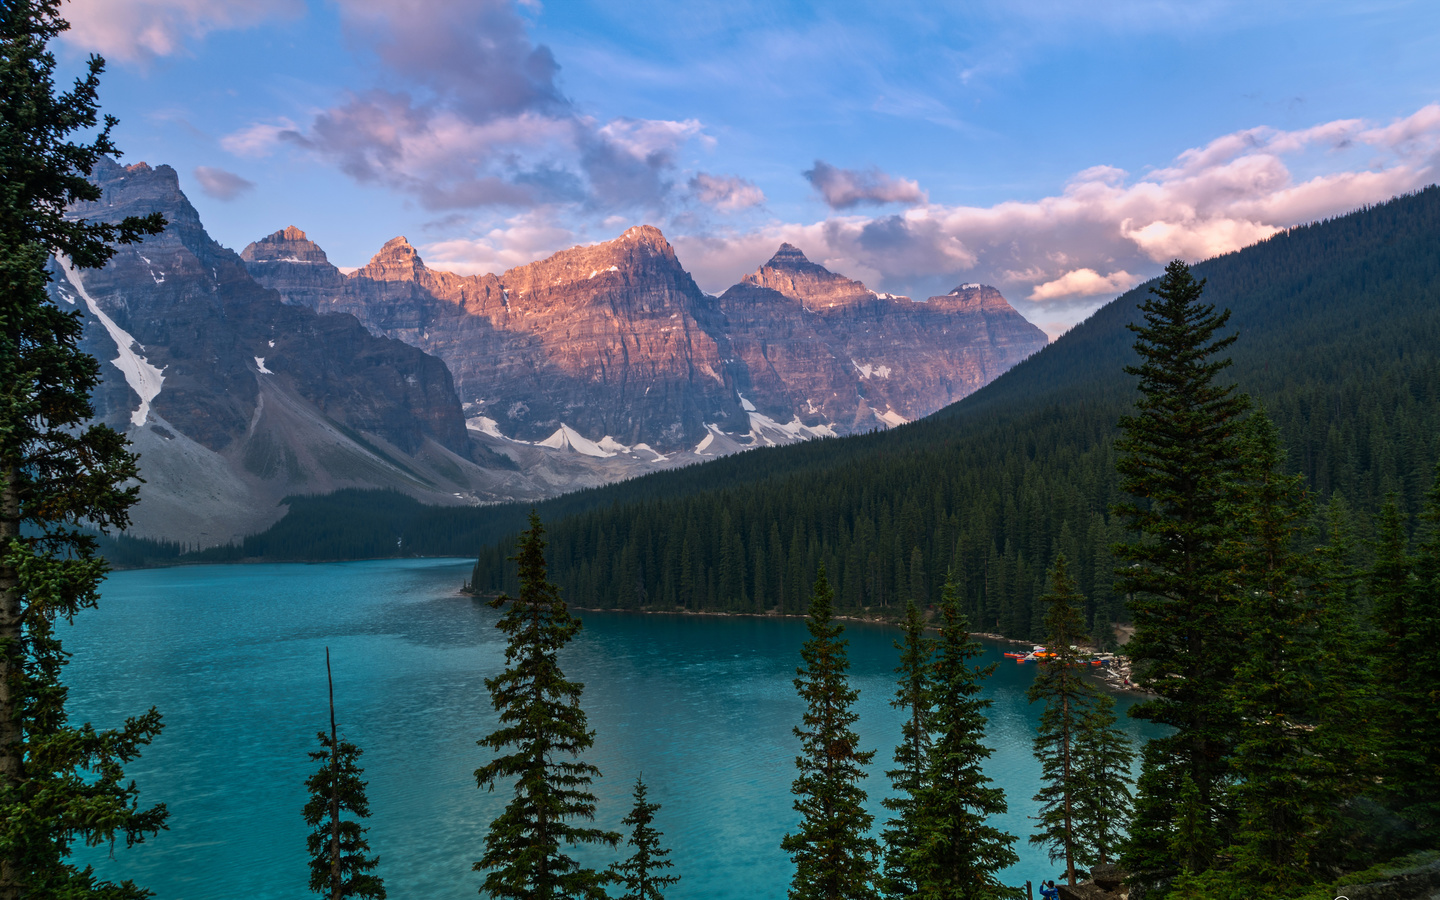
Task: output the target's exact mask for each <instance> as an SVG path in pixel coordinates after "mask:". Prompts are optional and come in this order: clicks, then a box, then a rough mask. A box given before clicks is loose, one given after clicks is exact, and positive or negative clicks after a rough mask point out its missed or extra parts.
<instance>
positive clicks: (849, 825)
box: [780, 567, 879, 900]
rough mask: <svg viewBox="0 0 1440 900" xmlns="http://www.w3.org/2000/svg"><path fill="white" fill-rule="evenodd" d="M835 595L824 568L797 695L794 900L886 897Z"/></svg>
mask: <svg viewBox="0 0 1440 900" xmlns="http://www.w3.org/2000/svg"><path fill="white" fill-rule="evenodd" d="M833 601H834V593H833V592H832V591H831V590H830V583H829V581H827V580H826V578H825V569H824V568H823V567H822V568H821V569H820V574H819V575H818V576H817V577H816V579H815V588H814V590H813V592H812V593H811V595H810V615H809V622H808V624H809V629H810V639H809V640H808V641H806V642H805V645H804V647H802V648H801V650H800V656H801V658H802V659H803V660H804V663H805V664H804V665H803V666H801V667H800V668H799V669H797V670H796V672H795V674H796V676H797V677H796V678H795V690H796V691H797V692H798V693H799V694H800V699H801V700H803V701H804V702H805V714H804V717H803V718H802V720H801V724H800V725H799V726H797V727H796V728H795V736H796V737H798V738H799V739H800V755H799V756H797V757H796V758H795V766H796V768H797V769H799V772H800V774H799V775H798V776H797V777H796V778H795V783H794V786H793V787H792V788H791V793H793V794H795V797H796V800H795V811H796V812H798V813H800V827H799V828H798V829H797V830H796V831H795V832H794V833H793V834H787V835H785V837H784V839H783V840H781V842H780V847H781V849H783V850H785V851H786V852H787V853H789V854H790V858H791V859H793V860H794V861H795V877H794V878H793V879H792V880H791V882H790V894H789V896H790V900H874V898H877V897H878V896H879V893H878V891H877V887H876V882H877V874H876V871H875V864H876V856H877V855H878V853H879V845H878V844H877V843H876V841H875V839H874V838H873V837H870V835H869V832H870V824H871V822H872V817H871V815H870V814H869V813H868V812H866V811H865V805H864V804H865V790H864V788H862V787H860V782H861V780H862V779H864V778H865V770H864V766H866V765H868V764H869V763H870V760H871V758H873V757H874V756H875V751H873V750H863V751H862V750H860V749H859V744H860V738H859V736H858V735H857V734H856V733H855V731H854V725H855V722H856V721H857V720H858V719H859V716H858V715H856V713H855V712H854V710H853V709H852V708H851V707H852V706H853V705H854V703H855V699H856V697H858V696H859V695H858V693H857V692H856V691H855V690H853V689H851V687H850V685H849V680H848V679H847V677H846V675H845V673H846V671H847V670H849V668H850V660H849V659H848V657H847V656H846V653H845V646H846V644H847V643H848V642H847V641H846V640H844V639H843V638H842V637H841V636H840V635H841V634H843V633H844V631H845V629H844V626H842V625H841V624H840V623H838V622H836V621H835V620H834V617H833V615H832V613H831V604H832V603H833Z"/></svg>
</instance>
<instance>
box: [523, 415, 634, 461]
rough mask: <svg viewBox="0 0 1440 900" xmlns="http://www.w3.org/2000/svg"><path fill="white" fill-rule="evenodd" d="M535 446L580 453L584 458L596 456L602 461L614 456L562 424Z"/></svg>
mask: <svg viewBox="0 0 1440 900" xmlns="http://www.w3.org/2000/svg"><path fill="white" fill-rule="evenodd" d="M535 446H537V447H549V448H550V449H552V450H567V449H568V450H574V451H575V452H576V453H582V454H584V455H585V456H596V457H600V458H602V459H607V458H609V457H612V456H614V455H615V454H614V453H611V452H610V451H608V450H605V449H602V448H601V446H600V445H599V444H597V443H595V442H594V441H592V440H590V439H588V438H586V437H585V436H584V435H582V434H581V433H580V432H578V431H576V430H575V429H573V428H571V427H570V426H569V425H566V424H565V423H563V422H562V423H560V427H559V428H557V429H555V433H554V434H552V435H550V436H549V437H548V438H546V439H545V440H543V441H537V442H536V443H535Z"/></svg>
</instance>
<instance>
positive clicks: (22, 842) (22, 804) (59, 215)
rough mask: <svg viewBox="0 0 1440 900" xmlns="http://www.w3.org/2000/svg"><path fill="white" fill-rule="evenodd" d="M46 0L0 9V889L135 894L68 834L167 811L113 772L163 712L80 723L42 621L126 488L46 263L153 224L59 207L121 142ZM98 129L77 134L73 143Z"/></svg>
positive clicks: (125, 829) (84, 602) (97, 832)
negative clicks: (53, 48)
mask: <svg viewBox="0 0 1440 900" xmlns="http://www.w3.org/2000/svg"><path fill="white" fill-rule="evenodd" d="M59 7H60V0H13V2H6V3H4V4H0V43H3V45H4V52H3V54H0V98H3V99H0V117H3V123H4V124H3V127H0V900H15V898H18V897H22V896H25V897H41V896H46V897H50V896H65V897H74V898H82V897H97V896H105V897H107V898H126V897H142V896H145V895H146V892H145V891H144V890H142V889H141V888H138V887H136V886H135V885H134V884H132V883H130V882H128V881H126V882H123V883H121V884H119V885H115V884H109V883H106V882H98V881H97V880H96V879H95V877H94V873H93V872H92V871H91V869H90V868H89V867H86V868H85V869H77V868H76V867H75V866H73V865H71V864H70V863H69V862H68V858H69V855H70V851H71V849H72V848H73V847H74V846H75V844H76V842H77V841H79V842H83V843H85V844H89V845H97V844H103V843H108V842H111V841H113V840H115V839H116V838H117V837H119V838H121V839H123V840H124V842H125V843H126V844H127V845H128V844H133V843H137V842H139V841H141V840H143V839H144V837H145V836H146V835H148V834H154V833H155V832H156V831H158V830H159V829H161V828H163V827H164V822H165V808H164V806H156V807H152V808H149V809H142V808H140V807H139V806H138V804H137V790H136V788H135V786H134V784H133V782H128V783H127V782H126V780H125V777H124V770H123V764H124V763H125V762H127V761H129V760H131V759H133V758H134V757H135V756H137V755H138V754H139V752H140V748H141V747H143V746H144V745H145V744H147V743H149V742H150V741H151V740H152V739H153V738H154V737H155V736H156V735H157V734H159V732H160V715H159V713H157V712H156V711H155V710H153V709H152V710H150V711H149V712H148V713H146V714H144V715H142V716H138V717H135V718H131V719H127V720H126V722H125V725H124V726H123V727H121V728H119V729H116V730H113V731H103V732H100V731H96V730H95V729H93V728H92V727H91V726H89V725H88V724H87V725H83V726H80V727H75V726H72V725H70V724H69V723H68V716H67V713H66V710H65V702H66V698H67V690H66V688H65V686H64V685H63V684H62V683H61V680H60V673H61V669H62V667H63V666H64V664H65V661H66V654H65V653H64V651H63V650H62V648H61V646H60V640H59V637H58V635H57V633H56V631H55V627H54V626H55V622H56V620H57V619H62V618H63V619H67V620H68V619H70V618H71V617H72V616H74V615H75V614H76V613H77V612H78V611H80V610H82V609H85V608H88V607H91V606H94V605H95V603H96V601H97V600H98V599H99V594H98V585H99V583H100V581H101V579H102V578H103V577H104V574H105V572H106V571H107V569H106V566H105V563H104V561H103V560H101V559H98V558H96V556H95V541H94V539H93V538H92V537H90V536H88V535H86V534H85V533H83V532H82V531H81V530H80V529H81V524H82V523H84V524H85V525H87V526H90V527H100V528H102V529H103V528H110V527H116V528H124V527H125V526H126V525H127V524H128V517H127V510H128V509H129V507H130V506H131V505H132V504H134V503H135V501H136V499H137V498H138V496H139V489H138V487H137V486H136V485H135V484H134V479H135V477H136V474H137V470H136V466H135V457H134V455H133V454H131V453H129V452H128V451H127V450H126V442H125V439H124V438H123V437H122V436H121V435H119V434H117V433H116V432H115V431H113V430H112V429H110V428H107V427H105V426H103V425H92V424H89V421H90V419H91V418H92V416H93V414H94V412H93V409H92V408H91V406H90V391H91V390H93V389H94V388H95V386H96V385H97V384H99V381H100V367H99V364H98V363H97V362H96V361H95V360H94V359H92V358H91V357H89V356H87V355H86V354H84V353H82V352H81V351H80V349H79V346H78V344H79V340H80V337H81V332H82V324H81V320H80V314H79V313H78V312H65V311H62V310H60V309H58V308H57V307H56V306H55V305H54V304H53V303H52V302H50V299H49V297H48V296H47V291H46V285H47V284H48V283H49V281H50V276H49V273H48V270H47V267H48V266H49V265H50V262H51V259H52V258H53V257H54V256H55V255H57V254H58V255H63V256H64V257H66V258H67V259H68V262H69V264H70V265H73V266H75V267H78V268H98V267H100V266H103V265H104V264H105V262H106V260H108V259H109V258H110V256H111V255H112V254H114V252H115V247H114V245H115V244H126V243H135V242H137V241H139V240H141V239H142V238H143V236H144V235H147V234H156V233H158V232H159V231H161V230H162V229H163V228H164V225H165V221H164V219H163V218H162V217H160V215H159V214H154V215H150V216H146V217H144V218H137V217H130V218H127V219H125V220H124V221H122V222H120V223H119V224H118V225H115V224H107V223H96V222H89V221H85V220H82V219H71V218H67V217H66V215H65V212H66V209H67V207H69V206H70V204H72V203H76V202H79V201H89V200H98V199H99V198H100V196H101V192H100V189H99V188H97V187H96V186H95V185H94V184H92V183H90V182H89V181H87V180H86V176H87V175H89V174H90V172H91V170H92V169H93V168H94V166H95V163H96V162H97V161H98V160H99V158H100V157H101V156H102V155H104V154H109V155H112V156H115V155H118V151H117V150H116V148H115V146H114V144H113V143H112V142H111V138H110V132H111V129H112V128H113V127H114V125H115V124H116V122H115V120H114V119H113V118H112V117H110V116H106V117H105V118H104V120H103V123H100V122H99V117H98V111H99V103H98V93H97V92H98V89H99V84H100V74H101V72H102V71H103V70H104V61H103V60H101V59H100V58H99V57H94V56H92V57H91V58H90V61H89V63H88V65H87V66H86V70H85V74H84V75H83V76H82V77H80V78H78V79H77V80H76V81H75V84H74V86H73V87H72V88H71V89H70V90H69V91H67V92H63V93H57V92H56V90H55V82H54V71H55V57H54V55H53V54H52V53H51V52H50V51H49V50H48V49H47V47H48V45H49V42H50V41H51V40H52V39H53V38H55V37H56V36H57V35H59V34H60V33H61V32H63V31H65V30H66V29H67V28H69V24H68V23H67V22H65V20H64V19H62V18H60V15H59ZM97 124H100V128H99V130H98V132H94V133H92V137H91V138H90V140H89V141H88V142H87V143H75V142H73V141H71V140H70V136H71V135H73V134H75V133H76V132H86V131H89V130H90V129H92V128H94V127H95V126H96V125H97ZM127 484H128V486H126V485H127Z"/></svg>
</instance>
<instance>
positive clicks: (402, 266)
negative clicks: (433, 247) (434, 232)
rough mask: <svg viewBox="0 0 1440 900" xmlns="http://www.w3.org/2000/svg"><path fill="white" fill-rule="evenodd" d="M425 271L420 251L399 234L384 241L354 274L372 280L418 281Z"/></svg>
mask: <svg viewBox="0 0 1440 900" xmlns="http://www.w3.org/2000/svg"><path fill="white" fill-rule="evenodd" d="M426 271H427V270H426V268H425V260H423V259H421V258H420V251H418V250H416V249H415V248H414V247H413V246H412V245H411V244H410V241H409V240H408V239H406V237H405V236H404V235H401V236H399V237H393V238H391V239H390V240H388V241H386V242H385V246H383V247H381V248H380V252H379V253H376V254H375V255H374V256H372V257H370V262H369V263H367V264H366V265H365V267H364V268H361V269H359V270H358V271H356V272H355V273H354V276H360V277H363V278H369V279H371V280H373V281H419V280H421V278H423V277H424V275H425V273H426ZM354 276H352V277H354Z"/></svg>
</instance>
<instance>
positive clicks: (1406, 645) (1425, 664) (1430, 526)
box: [1376, 465, 1440, 842]
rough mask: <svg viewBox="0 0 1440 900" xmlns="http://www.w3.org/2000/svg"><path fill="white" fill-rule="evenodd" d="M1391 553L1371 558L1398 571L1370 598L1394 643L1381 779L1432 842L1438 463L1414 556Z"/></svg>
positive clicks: (1436, 761) (1439, 757)
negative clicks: (1387, 620) (1388, 738)
mask: <svg viewBox="0 0 1440 900" xmlns="http://www.w3.org/2000/svg"><path fill="white" fill-rule="evenodd" d="M1394 556H1395V554H1393V553H1387V554H1386V555H1385V557H1384V559H1382V560H1377V564H1384V563H1389V565H1391V566H1392V567H1394V568H1395V569H1396V570H1397V571H1394V572H1392V573H1390V576H1389V577H1390V580H1391V582H1392V586H1391V588H1390V591H1391V593H1392V596H1391V597H1387V598H1385V599H1386V603H1385V604H1384V605H1383V606H1382V604H1381V603H1380V602H1379V601H1380V598H1377V603H1376V612H1377V615H1381V616H1390V617H1393V618H1394V619H1395V620H1397V622H1396V623H1392V624H1387V625H1385V626H1384V627H1386V629H1387V632H1388V635H1389V637H1390V640H1391V642H1392V646H1393V650H1392V655H1391V656H1390V659H1389V665H1388V667H1387V668H1388V669H1389V671H1390V672H1391V673H1393V674H1394V676H1395V681H1394V682H1392V683H1389V684H1388V685H1387V691H1388V692H1389V693H1390V695H1391V699H1390V708H1391V716H1390V719H1391V722H1392V723H1393V725H1392V727H1394V728H1395V729H1397V730H1396V731H1395V732H1393V738H1394V741H1395V746H1394V747H1393V749H1392V750H1391V751H1390V753H1391V758H1390V761H1389V765H1388V767H1387V771H1386V776H1385V781H1386V786H1387V789H1388V790H1389V791H1390V793H1391V796H1392V797H1393V798H1394V799H1393V801H1392V802H1393V804H1394V806H1395V807H1396V808H1397V809H1399V810H1400V813H1401V815H1402V816H1404V817H1405V819H1406V820H1407V821H1409V822H1410V823H1411V824H1412V825H1413V826H1415V827H1416V828H1417V829H1418V831H1419V833H1420V834H1421V835H1423V836H1424V838H1423V839H1424V840H1425V841H1426V842H1433V841H1435V840H1436V839H1437V838H1440V662H1437V661H1436V658H1435V653H1436V648H1437V647H1440V465H1437V467H1436V469H1435V477H1434V481H1433V482H1432V483H1431V486H1430V489H1429V491H1428V492H1427V493H1426V496H1425V504H1424V508H1423V509H1422V511H1421V513H1420V529H1419V532H1418V534H1417V540H1416V548H1415V553H1414V555H1413V556H1409V557H1402V559H1404V562H1402V563H1401V564H1400V565H1398V566H1397V565H1396V564H1395V562H1394ZM1405 563H1408V565H1406V564H1405ZM1402 573H1403V574H1404V576H1405V577H1404V581H1403V582H1401V580H1400V576H1401V574H1402ZM1377 580H1379V579H1377Z"/></svg>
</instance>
